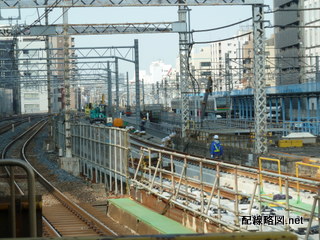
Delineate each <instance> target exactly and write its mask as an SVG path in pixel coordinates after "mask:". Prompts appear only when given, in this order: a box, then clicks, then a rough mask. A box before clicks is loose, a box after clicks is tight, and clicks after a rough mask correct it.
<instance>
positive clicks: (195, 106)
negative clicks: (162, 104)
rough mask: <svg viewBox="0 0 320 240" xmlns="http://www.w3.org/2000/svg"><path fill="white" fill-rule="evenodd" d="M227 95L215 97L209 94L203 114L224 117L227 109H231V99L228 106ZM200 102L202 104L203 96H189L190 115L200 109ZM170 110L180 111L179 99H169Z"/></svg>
mask: <svg viewBox="0 0 320 240" xmlns="http://www.w3.org/2000/svg"><path fill="white" fill-rule="evenodd" d="M227 100H228V99H227V97H215V96H209V97H208V101H207V107H206V112H205V116H209V115H215V116H221V117H226V115H227V112H228V111H232V101H230V102H231V103H230V105H231V106H228V101H227ZM201 104H203V96H197V97H192V98H189V110H190V114H191V116H193V115H195V111H200V110H199V109H201V107H200V106H201ZM171 108H172V111H173V112H175V113H179V114H180V113H181V99H180V98H174V99H172V101H171Z"/></svg>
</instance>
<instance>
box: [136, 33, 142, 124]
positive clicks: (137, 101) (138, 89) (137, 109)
mask: <svg viewBox="0 0 320 240" xmlns="http://www.w3.org/2000/svg"><path fill="white" fill-rule="evenodd" d="M134 59H135V60H134V66H135V76H136V124H137V126H139V124H140V112H141V107H140V83H139V81H140V75H139V42H138V39H135V40H134Z"/></svg>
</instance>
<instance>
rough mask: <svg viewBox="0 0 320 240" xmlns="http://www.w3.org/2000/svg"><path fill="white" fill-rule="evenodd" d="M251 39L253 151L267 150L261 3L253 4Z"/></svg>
mask: <svg viewBox="0 0 320 240" xmlns="http://www.w3.org/2000/svg"><path fill="white" fill-rule="evenodd" d="M252 9H253V39H254V42H253V44H254V119H255V124H254V125H255V127H254V128H255V138H256V140H255V145H254V153H255V154H257V155H261V154H263V153H265V152H267V150H268V147H267V137H266V125H267V124H266V123H267V116H266V89H265V85H266V83H265V48H264V40H265V39H264V13H263V5H253V7H252Z"/></svg>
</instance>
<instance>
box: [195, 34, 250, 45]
mask: <svg viewBox="0 0 320 240" xmlns="http://www.w3.org/2000/svg"><path fill="white" fill-rule="evenodd" d="M250 34H252V32H247V33H244V34H241V35H237V36H234V37H230V38H224V39H220V40H213V41H205V42H193V43H192V44H208V43H216V42H223V41H228V40H232V39H237V38H240V37H244V36H247V35H250Z"/></svg>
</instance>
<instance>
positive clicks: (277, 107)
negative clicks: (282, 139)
mask: <svg viewBox="0 0 320 240" xmlns="http://www.w3.org/2000/svg"><path fill="white" fill-rule="evenodd" d="M276 123H279V98H278V97H276Z"/></svg>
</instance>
